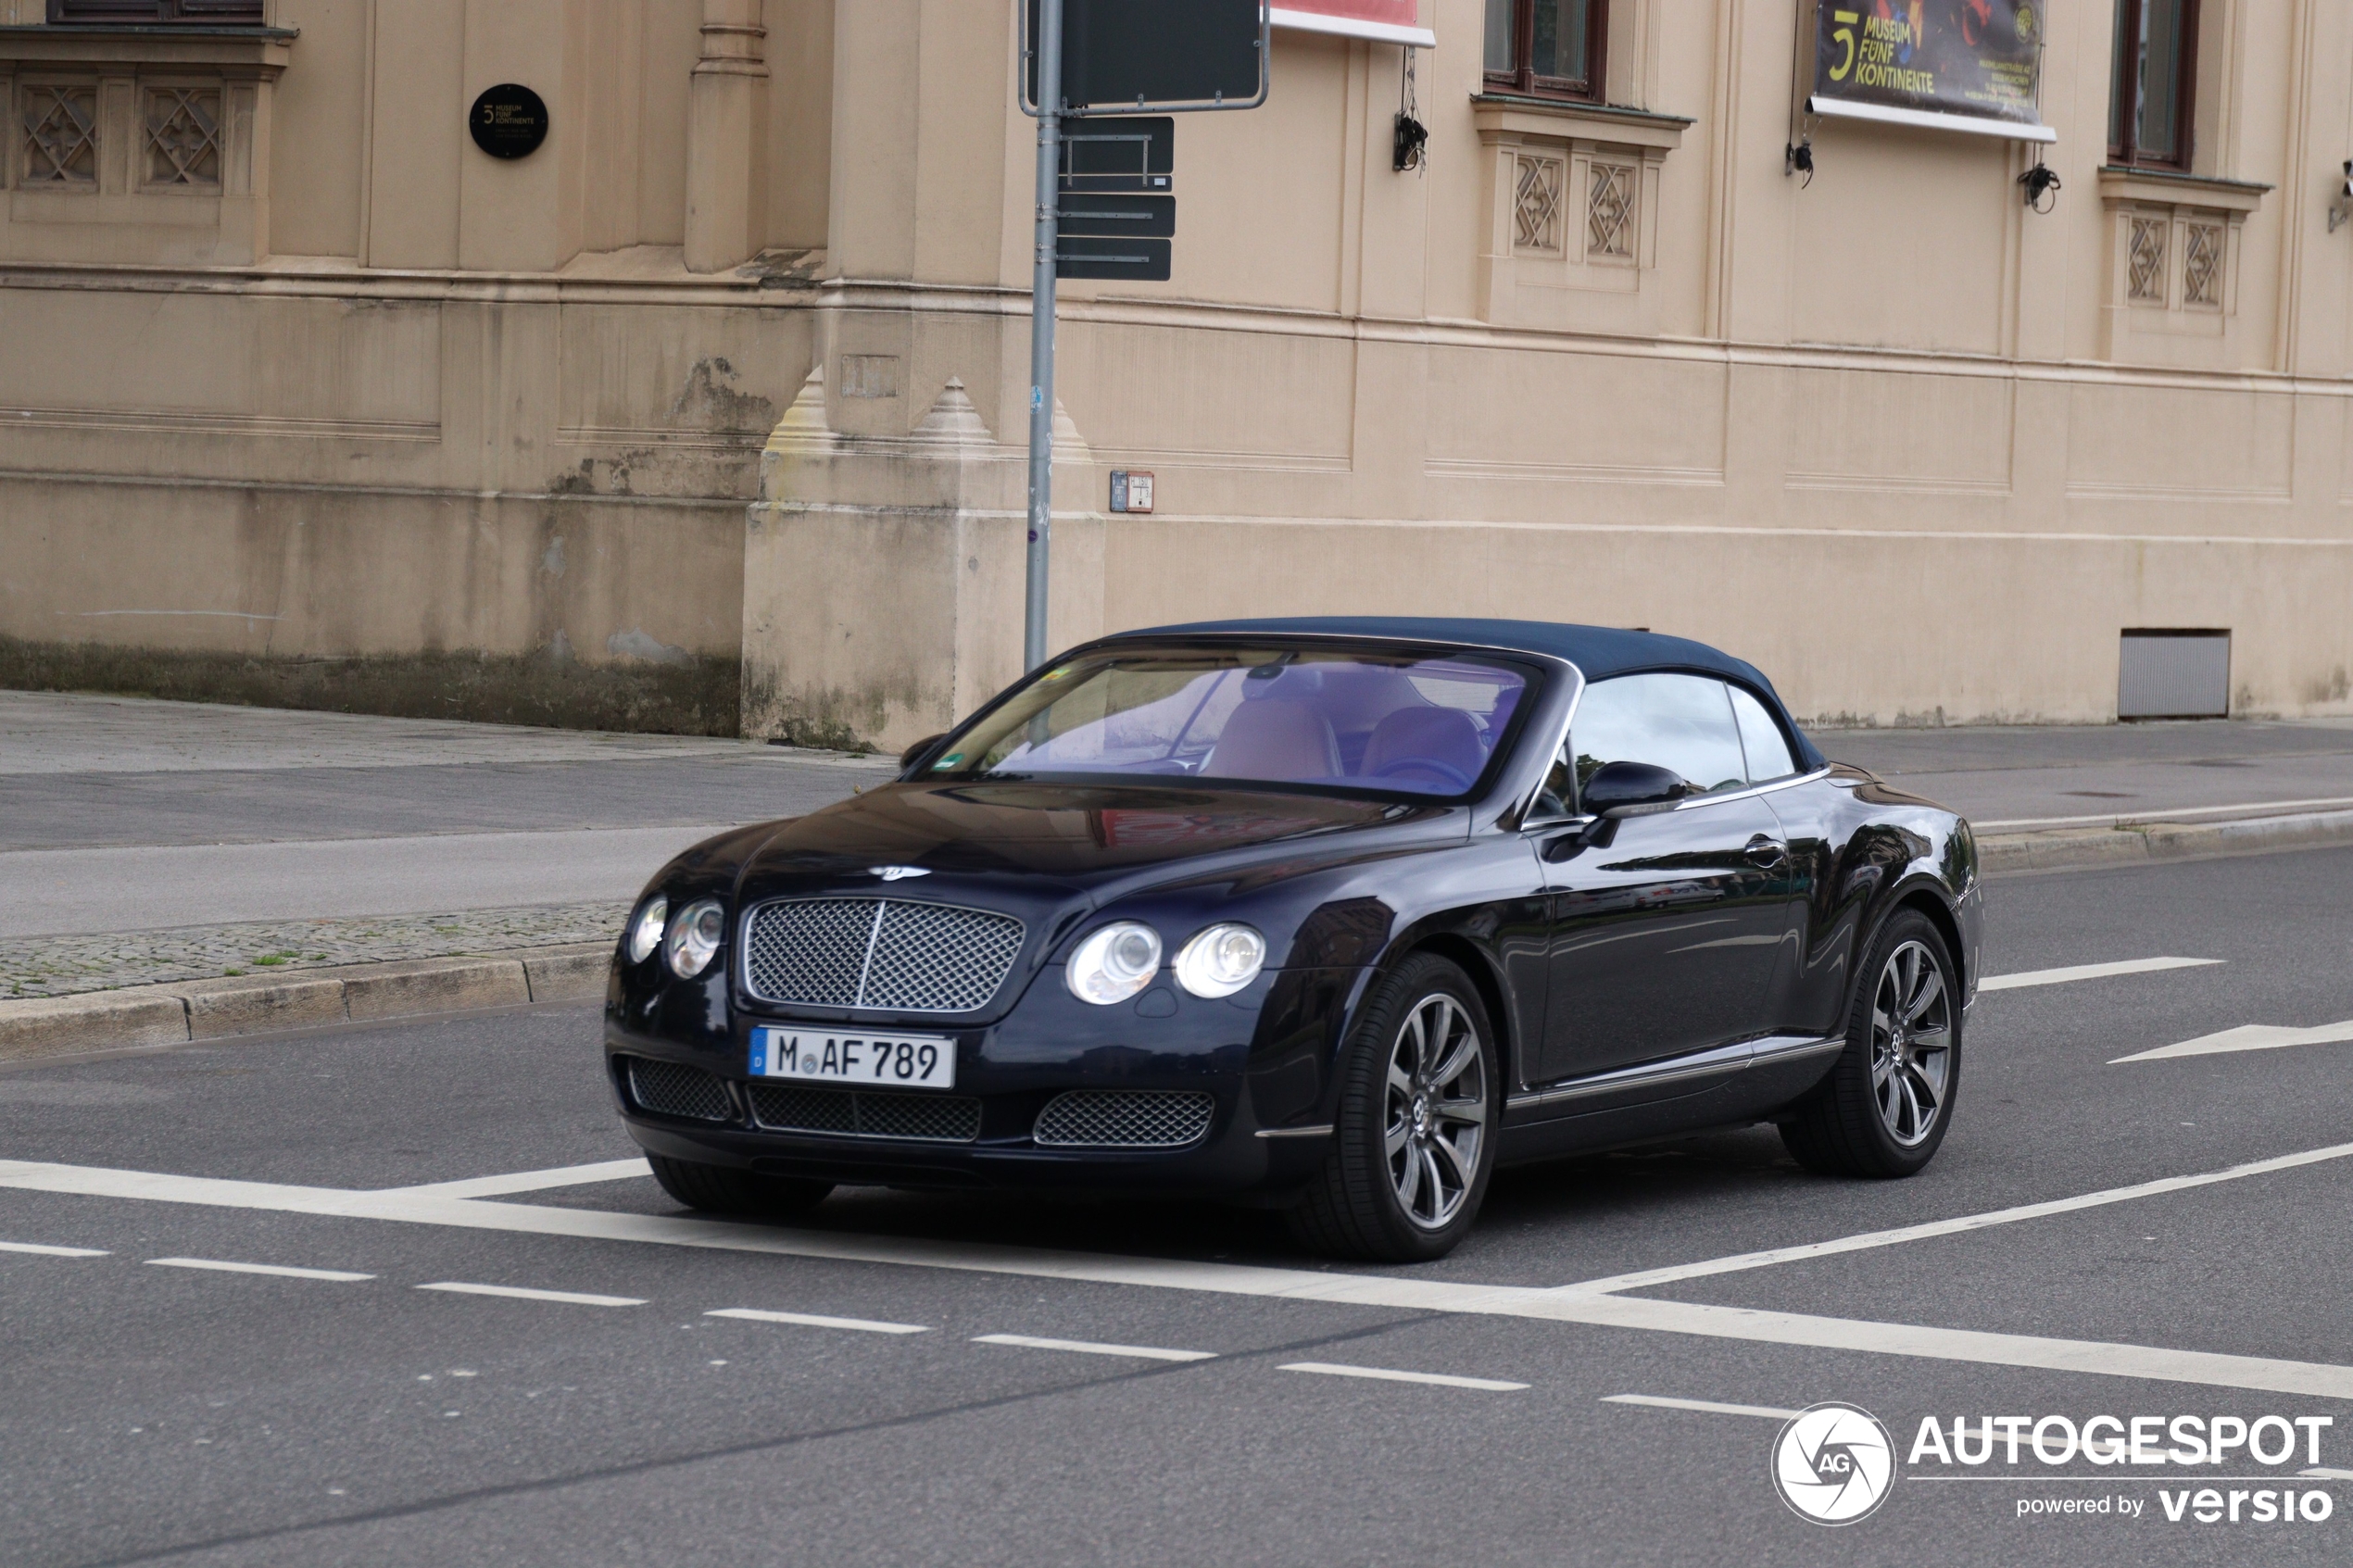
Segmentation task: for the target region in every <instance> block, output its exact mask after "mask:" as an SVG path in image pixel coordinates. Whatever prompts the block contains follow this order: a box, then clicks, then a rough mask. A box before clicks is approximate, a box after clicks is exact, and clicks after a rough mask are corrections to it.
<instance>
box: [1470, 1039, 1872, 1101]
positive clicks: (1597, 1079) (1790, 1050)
mask: <svg viewBox="0 0 2353 1568" xmlns="http://www.w3.org/2000/svg"><path fill="white" fill-rule="evenodd" d="M1845 1045H1846V1039H1845V1036H1844V1035H1831V1036H1829V1037H1827V1038H1823V1037H1817V1036H1813V1035H1767V1036H1765V1037H1764V1038H1763V1039H1761V1040H1743V1041H1741V1042H1740V1043H1739V1044H1737V1045H1730V1046H1718V1047H1715V1048H1713V1049H1711V1050H1704V1051H1695V1052H1693V1053H1692V1055H1690V1056H1679V1057H1673V1058H1670V1059H1669V1060H1666V1061H1646V1062H1643V1063H1642V1064H1640V1065H1639V1066H1634V1067H1620V1068H1617V1069H1615V1070H1614V1071H1611V1072H1608V1073H1594V1074H1593V1075H1592V1076H1591V1077H1589V1078H1572V1079H1570V1080H1568V1081H1567V1083H1562V1084H1554V1085H1550V1086H1549V1087H1546V1088H1541V1089H1530V1090H1529V1091H1528V1092H1526V1093H1524V1094H1517V1095H1513V1096H1511V1097H1510V1098H1507V1099H1505V1100H1504V1110H1534V1109H1536V1108H1537V1107H1540V1106H1546V1105H1564V1104H1568V1103H1570V1102H1573V1101H1576V1100H1580V1099H1592V1098H1595V1097H1596V1096H1600V1095H1611V1094H1619V1093H1623V1092H1624V1091H1626V1090H1629V1089H1647V1088H1655V1087H1657V1086H1659V1085H1666V1084H1678V1083H1682V1082H1684V1081H1685V1080H1688V1079H1693V1078H1711V1077H1730V1076H1731V1075H1732V1074H1733V1073H1744V1072H1746V1071H1747V1070H1748V1069H1749V1068H1750V1067H1752V1066H1754V1065H1756V1064H1757V1063H1760V1062H1765V1063H1772V1064H1776V1065H1778V1064H1780V1063H1784V1062H1791V1061H1803V1060H1806V1058H1808V1057H1813V1056H1827V1055H1829V1054H1830V1053H1831V1052H1832V1051H1835V1050H1841V1049H1843V1048H1844V1047H1845Z"/></svg>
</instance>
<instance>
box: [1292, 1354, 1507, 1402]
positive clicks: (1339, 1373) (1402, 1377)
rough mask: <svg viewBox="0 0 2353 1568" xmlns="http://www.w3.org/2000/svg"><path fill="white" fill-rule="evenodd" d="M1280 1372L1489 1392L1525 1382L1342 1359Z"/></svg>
mask: <svg viewBox="0 0 2353 1568" xmlns="http://www.w3.org/2000/svg"><path fill="white" fill-rule="evenodd" d="M1276 1370H1277V1372H1313V1373H1320V1374H1323V1375H1324V1376H1326V1377H1369V1378H1372V1379H1374V1380H1375V1381H1376V1382H1380V1383H1430V1384H1435V1385H1437V1386H1439V1387H1441V1388H1479V1389H1484V1390H1485V1391H1486V1392H1488V1393H1490V1394H1516V1393H1518V1392H1520V1391H1521V1390H1522V1389H1524V1388H1526V1387H1527V1386H1528V1385H1527V1384H1525V1383H1504V1382H1501V1381H1499V1380H1497V1379H1495V1378H1492V1377H1451V1376H1448V1375H1447V1374H1444V1373H1437V1372H1393V1371H1391V1370H1390V1369H1389V1368H1387V1367H1377V1366H1346V1365H1343V1364H1342V1363H1340V1362H1339V1361H1290V1362H1287V1363H1285V1364H1284V1365H1282V1366H1280V1367H1277V1369H1276Z"/></svg>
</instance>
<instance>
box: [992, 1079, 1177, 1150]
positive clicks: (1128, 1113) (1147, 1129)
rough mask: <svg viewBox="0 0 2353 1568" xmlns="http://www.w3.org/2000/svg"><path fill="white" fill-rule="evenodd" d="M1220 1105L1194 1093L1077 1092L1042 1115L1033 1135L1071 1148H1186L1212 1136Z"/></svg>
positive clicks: (1053, 1102) (1059, 1099) (1058, 1097)
mask: <svg viewBox="0 0 2353 1568" xmlns="http://www.w3.org/2000/svg"><path fill="white" fill-rule="evenodd" d="M1216 1103H1217V1102H1216V1101H1215V1100H1214V1099H1212V1098H1210V1097H1209V1096H1207V1095H1205V1094H1201V1093H1199V1092H1197V1091H1194V1090H1189V1089H1074V1090H1072V1091H1071V1092H1070V1093H1068V1094H1065V1095H1056V1096H1055V1097H1054V1098H1053V1099H1052V1100H1051V1102H1049V1103H1048V1105H1047V1107H1046V1109H1045V1110H1042V1111H1040V1112H1038V1127H1037V1131H1036V1132H1035V1133H1034V1134H1032V1136H1034V1137H1035V1138H1036V1139H1037V1140H1038V1142H1039V1143H1041V1144H1051V1145H1054V1146H1056V1147H1060V1148H1183V1147H1184V1146H1185V1145H1187V1144H1189V1143H1198V1142H1200V1141H1201V1139H1202V1137H1203V1136H1204V1135H1206V1134H1207V1133H1208V1131H1209V1117H1210V1112H1211V1111H1213V1110H1215V1109H1216Z"/></svg>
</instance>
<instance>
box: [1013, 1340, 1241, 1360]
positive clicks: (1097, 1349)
mask: <svg viewBox="0 0 2353 1568" xmlns="http://www.w3.org/2000/svg"><path fill="white" fill-rule="evenodd" d="M973 1343H974V1344H975V1345H1015V1346H1019V1347H1020V1348H1023V1349H1026V1350H1075V1351H1076V1352H1077V1353H1078V1354H1079V1355H1082V1356H1134V1357H1136V1358H1138V1359H1139V1360H1141V1361H1215V1360H1216V1359H1217V1352H1216V1351H1214V1350H1164V1349H1162V1348H1159V1347H1158V1346H1154V1345H1098V1344H1096V1343H1095V1342H1094V1341H1093V1340H1091V1339H1038V1338H1035V1337H1033V1336H1029V1335H1026V1334H979V1335H975V1336H973Z"/></svg>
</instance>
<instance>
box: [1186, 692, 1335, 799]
mask: <svg viewBox="0 0 2353 1568" xmlns="http://www.w3.org/2000/svg"><path fill="white" fill-rule="evenodd" d="M1202 772H1203V773H1205V774H1207V775H1208V776H1210V777H1212V778H1219V779H1271V780H1273V781H1275V782H1277V783H1279V784H1303V783H1305V782H1307V781H1308V780H1311V779H1332V778H1338V777H1339V776H1340V746H1339V745H1338V743H1337V742H1336V741H1335V740H1334V738H1333V735H1332V725H1331V721H1330V720H1328V719H1327V718H1325V717H1324V716H1323V714H1322V713H1320V712H1318V711H1317V710H1316V709H1314V708H1312V707H1310V706H1309V705H1308V704H1306V703H1304V702H1295V701H1292V700H1291V699H1290V698H1288V697H1279V696H1270V697H1261V698H1259V699H1258V700H1257V701H1255V702H1245V703H1243V704H1242V705H1241V706H1240V707H1239V708H1237V709H1234V711H1233V714H1232V716H1231V717H1230V718H1228V719H1227V721H1226V728H1225V729H1224V730H1223V731H1221V732H1220V733H1219V734H1218V736H1217V744H1216V745H1215V746H1212V747H1210V750H1209V759H1208V760H1207V761H1206V762H1204V763H1203V764H1202Z"/></svg>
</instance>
